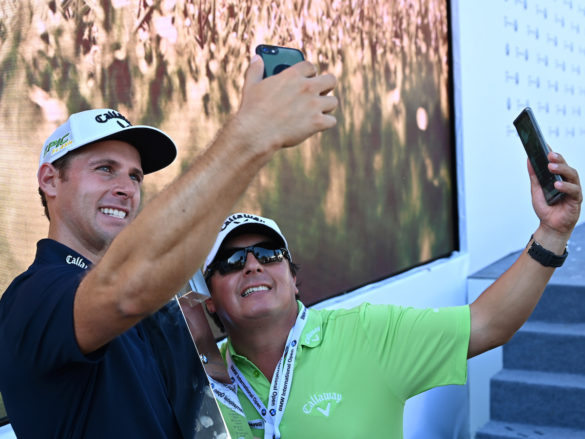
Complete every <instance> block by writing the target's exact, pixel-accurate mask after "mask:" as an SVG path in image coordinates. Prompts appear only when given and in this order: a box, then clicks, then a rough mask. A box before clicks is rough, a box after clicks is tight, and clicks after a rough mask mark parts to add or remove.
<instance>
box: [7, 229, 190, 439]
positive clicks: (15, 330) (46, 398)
mask: <svg viewBox="0 0 585 439" xmlns="http://www.w3.org/2000/svg"><path fill="white" fill-rule="evenodd" d="M90 267H91V263H90V261H88V260H87V259H85V258H84V257H83V256H81V255H80V254H78V253H76V252H75V251H73V250H71V249H70V248H68V247H66V246H64V245H62V244H60V243H58V242H56V241H53V240H50V239H43V240H41V241H39V242H38V244H37V255H36V258H35V260H34V262H33V264H32V265H31V266H30V267H29V269H28V270H27V271H26V272H24V273H23V274H21V275H20V276H18V277H17V278H16V279H15V280H14V281H13V282H12V284H11V285H10V286H9V287H8V289H7V290H6V292H5V293H4V294H3V296H2V298H1V300H0V392H2V395H3V398H4V402H5V405H6V409H7V412H8V416H9V418H10V421H11V423H12V427H13V429H14V431H15V433H16V435H17V436H18V437H19V438H25V439H26V438H34V439H37V438H41V437H42V438H59V439H63V438H85V439H91V438H96V439H98V438H99V439H103V438H181V437H188V435H189V431H191V436H192V429H193V425H194V416H195V412H196V411H197V410H198V406H197V404H198V403H197V401H194V398H191V395H192V394H193V393H192V392H191V389H192V387H191V386H190V385H189V384H190V382H189V381H190V380H191V379H192V377H190V371H189V368H193V367H194V361H195V360H197V361H198V359H197V356H196V353H195V352H196V351H195V348H194V345H193V342H192V340H191V337H190V335H189V333H188V329H187V327H186V324H185V322H184V320H182V316H181V314H180V310H179V307H178V305H177V304H176V302H175V301H171V302H169V304H168V305H167V306H165V307H163V308H162V309H161V310H160V311H159V312H157V313H155V314H154V315H153V316H151V317H149V318H147V319H145V320H143V321H142V322H140V323H139V324H137V325H136V326H134V327H133V328H131V329H130V330H128V331H126V332H125V333H123V334H122V335H120V336H118V337H117V338H115V339H114V340H112V341H111V342H110V343H108V344H107V345H106V346H104V347H102V348H100V349H99V350H98V351H96V352H93V353H91V354H89V355H84V354H83V353H82V352H81V351H80V349H79V347H78V345H77V342H76V339H75V335H74V328H73V299H74V296H75V292H76V290H77V287H78V285H79V283H80V282H81V279H82V278H83V276H84V274H85V272H86V270H87V269H89V268H90ZM96 312H99V310H98V311H96ZM161 322H162V325H161ZM153 328H154V332H155V335H152V334H153Z"/></svg>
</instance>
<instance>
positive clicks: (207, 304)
mask: <svg viewBox="0 0 585 439" xmlns="http://www.w3.org/2000/svg"><path fill="white" fill-rule="evenodd" d="M205 307H206V308H207V311H208V312H209V313H210V314H215V304H214V303H213V299H212V298H211V297H210V298H209V299H205Z"/></svg>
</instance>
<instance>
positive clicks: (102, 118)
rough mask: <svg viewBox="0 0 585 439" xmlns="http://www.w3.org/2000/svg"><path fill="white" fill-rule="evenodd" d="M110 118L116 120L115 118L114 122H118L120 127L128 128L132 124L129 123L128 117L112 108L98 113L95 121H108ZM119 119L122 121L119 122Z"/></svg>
mask: <svg viewBox="0 0 585 439" xmlns="http://www.w3.org/2000/svg"><path fill="white" fill-rule="evenodd" d="M111 119H118V120H116V122H118V125H120V126H121V127H122V128H128V127H130V126H132V124H131V123H130V121H129V120H128V119H126V118H125V117H124V116H122V115H121V114H120V113H118V112H117V111H113V110H112V111H108V112H107V113H103V114H98V115H97V116H96V117H95V120H96V122H99V123H106V122H107V121H109V120H111ZM121 121H123V122H121Z"/></svg>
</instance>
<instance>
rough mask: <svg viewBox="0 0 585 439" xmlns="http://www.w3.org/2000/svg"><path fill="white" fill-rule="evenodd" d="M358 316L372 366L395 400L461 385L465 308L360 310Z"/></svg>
mask: <svg viewBox="0 0 585 439" xmlns="http://www.w3.org/2000/svg"><path fill="white" fill-rule="evenodd" d="M360 311H361V312H360V318H361V320H362V322H363V325H364V329H365V334H366V337H367V338H368V342H369V344H370V346H372V349H373V355H374V361H377V362H378V364H379V366H380V368H381V374H382V376H383V377H384V379H385V380H386V382H387V384H388V385H389V387H390V389H391V390H392V391H393V392H395V393H396V394H397V396H399V397H400V398H403V399H408V398H410V397H412V396H414V395H417V394H419V393H421V392H424V391H425V390H428V389H431V388H433V387H437V386H444V385H448V384H465V382H466V380H467V351H468V347H469V336H470V312H469V306H460V307H446V308H434V309H414V308H403V307H397V306H373V305H369V306H368V305H365V306H362V308H361V310H360Z"/></svg>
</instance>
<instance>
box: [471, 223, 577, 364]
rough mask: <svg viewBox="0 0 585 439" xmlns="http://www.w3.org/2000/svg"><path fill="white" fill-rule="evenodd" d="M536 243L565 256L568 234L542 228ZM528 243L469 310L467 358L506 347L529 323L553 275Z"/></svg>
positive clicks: (537, 233) (536, 236) (536, 235)
mask: <svg viewBox="0 0 585 439" xmlns="http://www.w3.org/2000/svg"><path fill="white" fill-rule="evenodd" d="M533 236H534V240H536V242H538V243H539V244H540V245H541V246H542V247H544V248H545V249H547V250H549V251H552V252H553V253H555V254H557V255H562V254H563V252H564V250H565V247H566V244H567V241H568V237H569V234H560V233H557V232H555V231H554V230H549V229H547V228H546V227H545V226H540V227H539V228H538V229H537V231H536V232H535V233H534V235H533ZM531 244H532V240H531V241H530V242H529V243H528V245H527V247H526V248H525V249H524V251H523V252H522V254H521V255H520V256H519V257H518V259H517V260H516V261H515V262H514V264H513V265H512V266H511V267H510V268H509V269H508V270H507V271H506V272H505V273H504V274H503V275H502V276H500V277H499V278H498V279H497V280H496V281H495V282H494V283H493V284H492V285H491V286H490V287H489V288H488V289H486V290H485V291H484V292H483V293H482V294H481V295H480V296H479V297H478V298H477V300H476V301H475V302H473V303H472V304H471V306H470V309H471V321H472V327H471V330H472V333H471V341H470V348H469V353H468V356H469V357H470V358H471V357H473V356H475V355H478V354H480V353H482V352H485V351H487V350H489V349H492V348H494V347H497V346H500V345H502V344H504V343H506V342H507V341H508V340H509V339H510V338H511V337H512V336H513V335H514V333H515V332H516V331H517V330H518V329H519V328H520V327H521V326H522V325H523V324H524V323H525V322H526V320H528V317H529V316H530V314H531V313H532V311H533V310H534V308H535V307H536V305H537V303H538V301H539V300H540V298H541V296H542V293H543V291H544V289H545V287H546V285H547V283H548V281H549V280H550V278H551V276H552V274H553V273H554V268H553V267H545V266H543V265H542V264H540V263H539V262H537V261H536V260H534V259H533V258H532V257H531V256H530V255H529V254H528V248H529V246H530V245H531Z"/></svg>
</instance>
